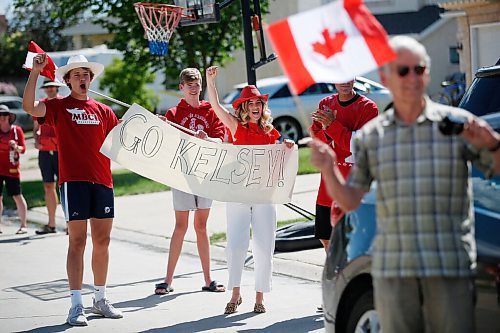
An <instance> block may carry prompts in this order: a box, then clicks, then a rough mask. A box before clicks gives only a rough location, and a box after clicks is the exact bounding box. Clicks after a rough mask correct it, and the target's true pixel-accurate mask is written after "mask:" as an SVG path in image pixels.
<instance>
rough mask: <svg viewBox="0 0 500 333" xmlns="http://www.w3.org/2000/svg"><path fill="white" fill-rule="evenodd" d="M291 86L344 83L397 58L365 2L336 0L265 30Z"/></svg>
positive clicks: (361, 0)
mask: <svg viewBox="0 0 500 333" xmlns="http://www.w3.org/2000/svg"><path fill="white" fill-rule="evenodd" d="M267 32H268V34H269V38H270V40H271V43H272V45H273V47H274V50H275V51H276V53H277V54H278V59H279V61H280V64H281V66H282V67H283V70H284V72H285V74H286V75H287V76H288V78H289V79H290V84H291V87H292V89H293V90H294V91H295V93H296V94H300V93H301V92H302V91H304V90H305V89H307V88H308V87H309V86H310V85H311V84H313V83H315V82H335V83H343V82H348V81H350V80H352V79H353V78H354V77H356V76H357V75H361V74H364V73H367V72H369V71H371V70H374V69H376V68H377V67H379V66H381V65H383V64H384V63H386V62H388V61H390V60H392V59H394V57H395V56H396V55H395V53H394V51H393V50H392V49H391V47H390V46H389V44H388V38H387V33H386V32H385V30H384V28H383V27H382V25H381V24H380V23H379V22H378V21H377V20H376V19H375V17H374V16H373V15H372V14H371V13H370V12H369V10H368V8H366V6H365V5H364V3H363V0H343V1H342V0H337V1H335V2H332V3H330V4H328V5H325V6H321V7H318V8H315V9H312V10H309V11H306V12H303V13H299V14H296V15H292V16H290V17H288V18H287V19H285V20H282V21H279V22H276V23H273V24H271V25H269V27H268V28H267Z"/></svg>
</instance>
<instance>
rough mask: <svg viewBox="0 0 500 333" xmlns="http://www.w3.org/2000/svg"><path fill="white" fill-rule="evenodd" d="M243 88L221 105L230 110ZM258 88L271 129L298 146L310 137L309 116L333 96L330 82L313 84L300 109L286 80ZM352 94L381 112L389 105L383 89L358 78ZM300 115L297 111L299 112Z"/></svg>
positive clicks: (261, 82)
mask: <svg viewBox="0 0 500 333" xmlns="http://www.w3.org/2000/svg"><path fill="white" fill-rule="evenodd" d="M245 85H246V84H239V85H236V86H235V87H234V89H233V90H231V91H230V92H229V93H227V94H226V95H225V96H224V98H223V99H222V104H225V107H226V108H227V109H228V110H232V106H231V103H232V102H233V101H234V100H235V99H236V98H238V96H239V95H240V92H241V89H243V87H244V86H245ZM257 87H258V88H259V90H260V92H261V93H262V94H269V104H268V105H269V108H270V109H271V114H272V117H273V124H274V127H276V129H277V130H278V131H279V132H280V133H281V135H282V139H291V140H294V141H295V142H297V141H298V140H300V139H301V138H303V137H305V136H309V133H308V128H309V126H310V125H311V113H312V112H313V111H314V110H316V108H317V107H318V104H319V101H320V100H321V99H323V98H324V97H326V96H329V95H331V94H334V93H335V92H336V89H335V85H334V84H333V83H331V82H321V83H315V84H313V85H312V86H310V87H309V88H307V89H306V90H305V91H304V92H302V93H301V94H300V95H299V100H300V103H299V104H300V105H296V103H295V101H294V98H293V96H292V94H291V93H290V90H289V89H288V78H286V77H285V76H277V77H272V78H267V79H262V80H259V81H257ZM354 90H356V92H357V93H359V94H360V95H365V96H366V97H368V98H370V99H371V100H373V101H374V102H375V103H376V104H377V106H378V108H379V110H380V111H382V110H384V109H385V107H386V106H387V105H388V104H389V103H390V102H391V100H392V97H391V94H390V92H389V90H387V89H386V88H385V87H384V86H382V85H381V84H380V83H377V82H375V81H372V80H369V79H367V78H364V77H361V76H360V77H357V78H356V82H355V83H354ZM300 109H301V110H302V111H299V110H300Z"/></svg>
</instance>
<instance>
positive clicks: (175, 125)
mask: <svg viewBox="0 0 500 333" xmlns="http://www.w3.org/2000/svg"><path fill="white" fill-rule="evenodd" d="M89 92H91V93H93V94H96V95H99V96H101V97H103V98H106V99H107V100H109V101H111V102H113V103H116V104H118V105H121V106H124V107H126V108H127V109H129V108H130V107H131V106H132V105H130V104H127V103H124V102H122V101H119V100H117V99H114V98H113V97H109V96H108V95H104V94H102V93H100V92H97V91H95V90H92V89H89ZM165 121H166V122H167V123H169V124H170V125H172V126H174V127H176V128H178V129H180V130H181V131H184V132H186V133H189V134H191V135H196V132H195V131H192V130H190V129H189V128H186V127H183V126H181V125H179V124H176V123H173V122H171V121H170V120H168V119H165ZM206 140H207V141H211V142H215V143H220V142H218V141H215V140H213V139H212V138H207V139H206Z"/></svg>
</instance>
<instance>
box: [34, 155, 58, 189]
mask: <svg viewBox="0 0 500 333" xmlns="http://www.w3.org/2000/svg"><path fill="white" fill-rule="evenodd" d="M38 166H39V167H40V171H41V172H42V180H43V182H44V183H54V182H55V181H56V180H57V178H58V177H59V164H58V162H57V151H42V150H40V151H39V152H38Z"/></svg>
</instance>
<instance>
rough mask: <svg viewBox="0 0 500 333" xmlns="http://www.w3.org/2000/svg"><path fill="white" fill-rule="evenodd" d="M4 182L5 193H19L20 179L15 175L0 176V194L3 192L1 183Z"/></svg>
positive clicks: (11, 194)
mask: <svg viewBox="0 0 500 333" xmlns="http://www.w3.org/2000/svg"><path fill="white" fill-rule="evenodd" d="M4 182H5V188H6V189H7V195H10V196H13V195H19V194H21V179H19V178H16V177H7V176H0V195H2V193H3V183H4Z"/></svg>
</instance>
